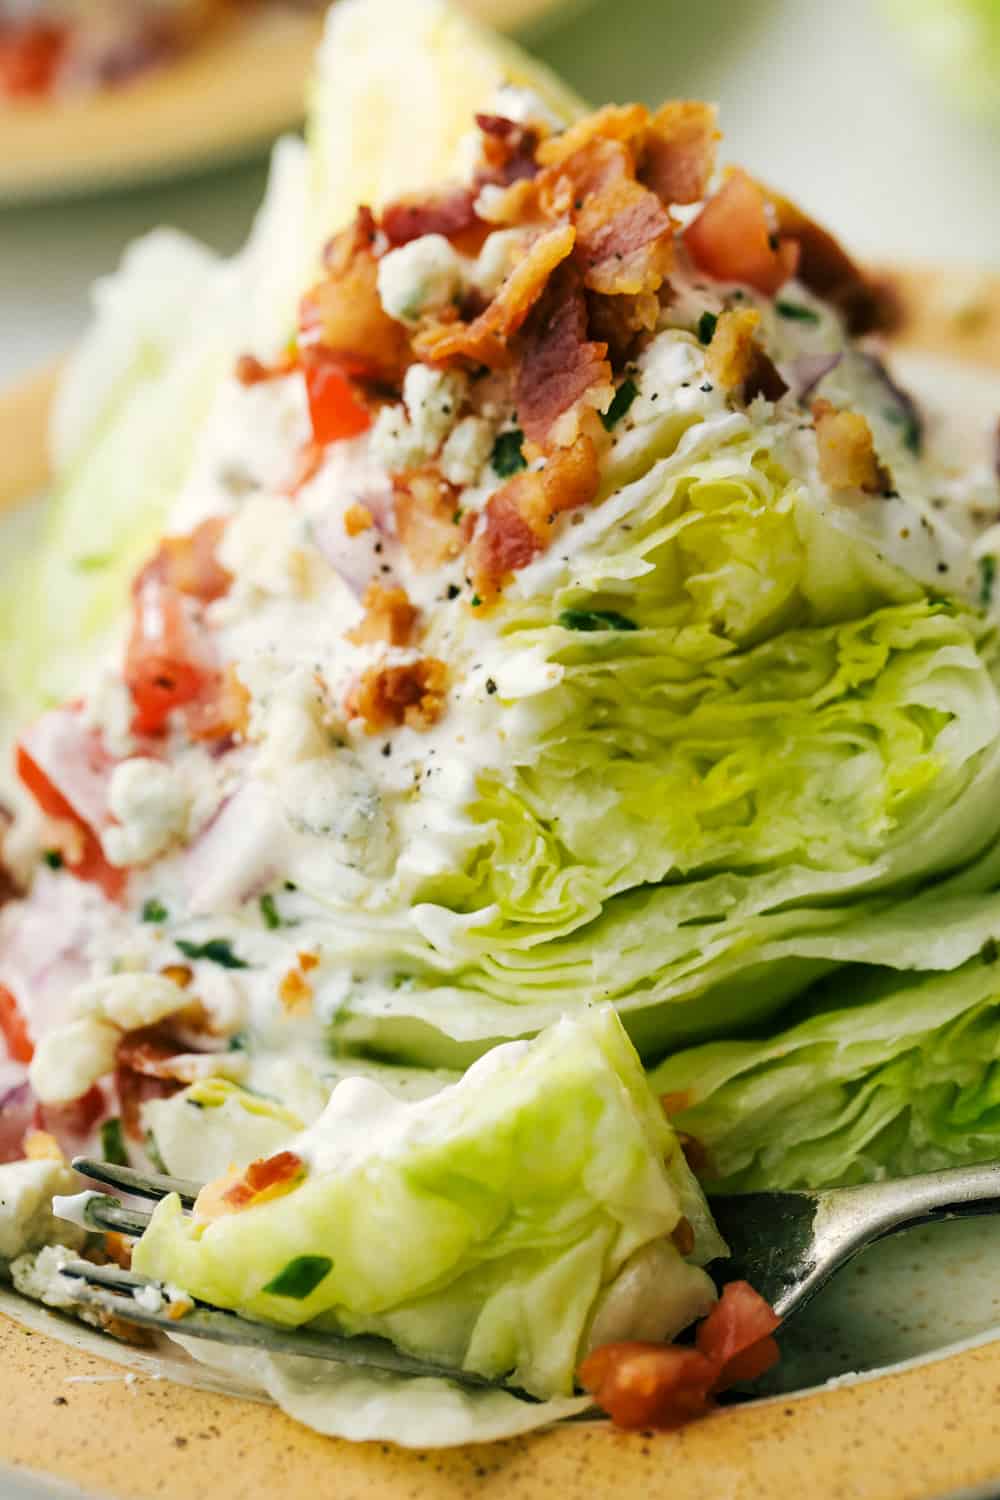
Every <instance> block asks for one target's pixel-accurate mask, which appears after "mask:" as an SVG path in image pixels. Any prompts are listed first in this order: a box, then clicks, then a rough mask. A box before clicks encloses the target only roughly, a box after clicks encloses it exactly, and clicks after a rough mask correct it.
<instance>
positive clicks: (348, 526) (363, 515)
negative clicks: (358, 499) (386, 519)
mask: <svg viewBox="0 0 1000 1500" xmlns="http://www.w3.org/2000/svg"><path fill="white" fill-rule="evenodd" d="M374 524H375V517H374V516H373V515H372V513H371V511H370V510H369V509H368V507H367V505H360V504H358V503H355V504H354V505H349V506H348V507H347V509H346V510H345V512H344V530H345V531H346V532H347V535H348V536H360V535H361V533H362V532H363V531H371V529H372V527H373V526H374Z"/></svg>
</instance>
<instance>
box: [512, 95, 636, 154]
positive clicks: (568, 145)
mask: <svg viewBox="0 0 1000 1500" xmlns="http://www.w3.org/2000/svg"><path fill="white" fill-rule="evenodd" d="M648 124H649V110H648V109H647V108H646V106H645V105H644V104H606V105H605V106H604V108H603V109H598V110H595V111H594V112H593V113H592V114H589V115H584V117H583V119H582V120H577V121H576V122H575V123H574V124H573V125H570V127H569V129H568V130H564V131H562V132H561V134H559V135H553V136H550V137H549V139H548V140H546V141H543V142H542V143H541V145H540V146H539V148H538V151H537V153H536V155H537V157H538V160H539V162H540V163H541V165H542V166H543V167H558V166H561V165H562V163H563V162H566V161H568V160H569V159H570V157H571V156H574V155H575V154H576V152H577V151H579V150H580V149H581V148H582V147H585V146H589V145H590V144H591V142H592V141H620V142H621V143H622V144H623V145H631V144H632V143H633V142H634V141H635V140H636V139H637V137H639V136H641V135H642V133H643V132H644V131H645V129H646V127H647V125H648Z"/></svg>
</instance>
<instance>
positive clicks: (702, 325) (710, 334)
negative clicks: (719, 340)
mask: <svg viewBox="0 0 1000 1500" xmlns="http://www.w3.org/2000/svg"><path fill="white" fill-rule="evenodd" d="M718 321H719V315H718V313H714V312H707V311H706V312H703V313H702V315H701V317H700V318H699V319H698V337H699V339H700V340H701V342H702V343H703V344H710V343H711V342H712V339H713V338H714V336H715V325H716V324H717V323H718Z"/></svg>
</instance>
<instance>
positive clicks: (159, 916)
mask: <svg viewBox="0 0 1000 1500" xmlns="http://www.w3.org/2000/svg"><path fill="white" fill-rule="evenodd" d="M169 915H170V913H169V912H168V911H167V908H166V907H165V906H164V904H163V902H162V901H157V899H156V897H155V896H150V898H149V900H148V901H144V902H143V903H142V920H143V921H144V922H165V921H166V920H167V918H168V917H169Z"/></svg>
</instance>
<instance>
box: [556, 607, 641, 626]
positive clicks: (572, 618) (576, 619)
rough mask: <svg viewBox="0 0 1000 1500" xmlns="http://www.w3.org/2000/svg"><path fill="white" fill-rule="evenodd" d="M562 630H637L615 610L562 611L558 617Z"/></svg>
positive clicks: (633, 624) (634, 624)
mask: <svg viewBox="0 0 1000 1500" xmlns="http://www.w3.org/2000/svg"><path fill="white" fill-rule="evenodd" d="M559 624H560V625H561V626H562V627H563V629H564V630H638V629H639V627H638V625H637V624H636V623H635V621H634V620H630V619H629V618H628V615H620V614H619V613H618V611H617V610H616V609H564V610H563V612H562V614H561V615H560V616H559Z"/></svg>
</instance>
